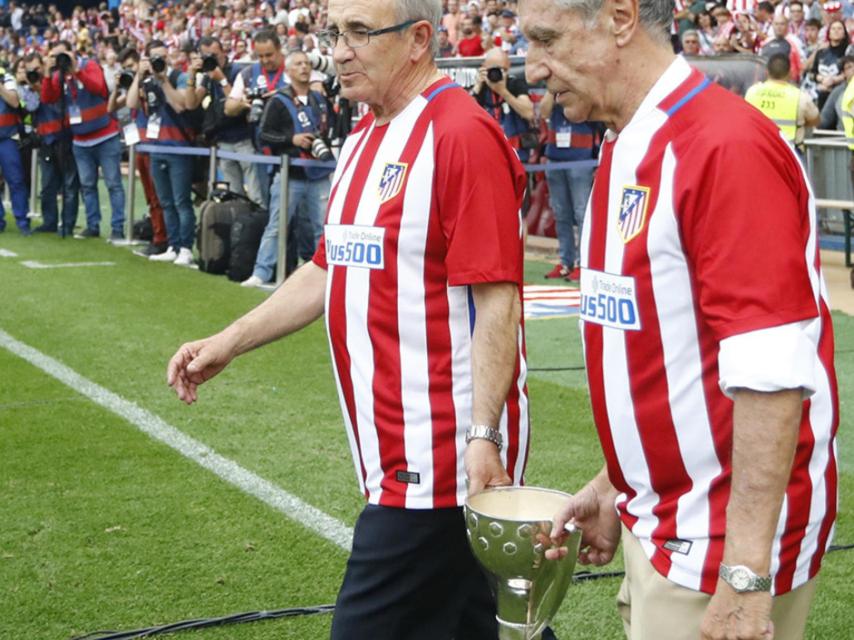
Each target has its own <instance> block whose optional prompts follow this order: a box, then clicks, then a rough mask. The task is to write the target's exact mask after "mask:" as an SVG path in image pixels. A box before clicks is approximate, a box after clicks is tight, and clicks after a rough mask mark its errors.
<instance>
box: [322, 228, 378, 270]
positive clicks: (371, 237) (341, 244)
mask: <svg viewBox="0 0 854 640" xmlns="http://www.w3.org/2000/svg"><path fill="white" fill-rule="evenodd" d="M324 232H325V238H326V262H327V263H329V264H332V265H335V266H339V267H357V268H361V269H384V268H385V256H384V250H383V240H384V238H385V229H384V228H383V227H368V226H360V225H354V224H327V225H326V226H325V228H324Z"/></svg>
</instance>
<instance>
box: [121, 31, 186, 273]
mask: <svg viewBox="0 0 854 640" xmlns="http://www.w3.org/2000/svg"><path fill="white" fill-rule="evenodd" d="M145 53H146V55H145V56H144V57H143V58H142V59H141V60H140V61H139V67H138V69H137V72H136V76H135V77H134V79H133V82H132V83H131V85H130V87H129V88H128V95H127V106H128V107H130V108H131V109H141V110H142V113H143V115H144V116H145V118H146V120H145V137H146V142H147V144H151V145H157V146H162V147H164V148H167V147H180V146H186V145H191V144H193V140H194V137H195V132H193V131H192V130H191V129H190V128H189V126H188V125H187V123H186V122H185V120H184V117H183V115H182V114H183V112H184V111H185V110H186V103H185V100H184V91H183V89H185V88H186V80H187V74H185V73H180V72H178V71H177V70H171V69H169V68H168V65H167V62H166V60H167V54H168V51H167V49H166V45H164V44H163V43H162V42H161V41H160V40H152V41H151V42H149V43H148V44H147V45H146V47H145ZM151 176H152V178H153V179H154V188H155V191H156V192H157V199H158V200H159V201H160V205H161V206H162V207H163V218H164V221H165V223H166V235H167V238H168V243H169V248H168V249H167V250H166V251H164V252H163V253H159V254H154V255H151V256H150V257H149V259H151V260H154V261H157V262H173V263H174V264H176V265H179V266H189V265H191V264H192V263H193V240H194V239H195V232H196V214H195V211H193V200H192V189H193V158H192V156H184V155H176V154H170V153H152V154H151Z"/></svg>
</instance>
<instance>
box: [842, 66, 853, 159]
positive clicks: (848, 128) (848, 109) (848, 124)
mask: <svg viewBox="0 0 854 640" xmlns="http://www.w3.org/2000/svg"><path fill="white" fill-rule="evenodd" d="M842 124H843V125H844V126H845V140H846V141H847V142H848V148H849V149H851V150H852V151H854V82H850V81H849V82H848V86H847V87H845V91H844V92H843V94H842Z"/></svg>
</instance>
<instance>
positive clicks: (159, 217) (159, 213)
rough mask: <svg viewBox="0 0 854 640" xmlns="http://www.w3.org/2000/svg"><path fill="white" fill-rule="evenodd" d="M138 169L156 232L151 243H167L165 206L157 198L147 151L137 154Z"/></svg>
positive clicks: (152, 226)
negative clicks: (164, 216)
mask: <svg viewBox="0 0 854 640" xmlns="http://www.w3.org/2000/svg"><path fill="white" fill-rule="evenodd" d="M136 170H137V173H138V174H139V181H140V182H141V183H142V190H143V192H144V193H145V202H146V203H147V204H148V216H149V217H150V218H151V229H152V231H153V232H154V237H153V238H152V239H151V243H152V244H166V243H167V242H168V237H167V235H166V222H165V220H164V218H163V207H161V206H160V200H158V199H157V191H156V190H155V188H154V179H153V178H152V177H151V158H150V157H149V155H148V154H147V153H137V154H136Z"/></svg>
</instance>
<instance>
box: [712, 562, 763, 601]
mask: <svg viewBox="0 0 854 640" xmlns="http://www.w3.org/2000/svg"><path fill="white" fill-rule="evenodd" d="M719 575H720V577H721V579H723V581H724V582H726V583H727V584H728V585H729V586H731V587H732V588H733V590H734V591H736V592H738V593H745V592H747V591H771V576H760V575H757V574H756V573H754V572H753V571H752V570H751V569H749V568H748V567H745V566H744V565H743V564H736V565H733V566H731V567H729V566H727V565H725V564H724V563H723V562H722V563H721V568H720V571H719Z"/></svg>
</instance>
